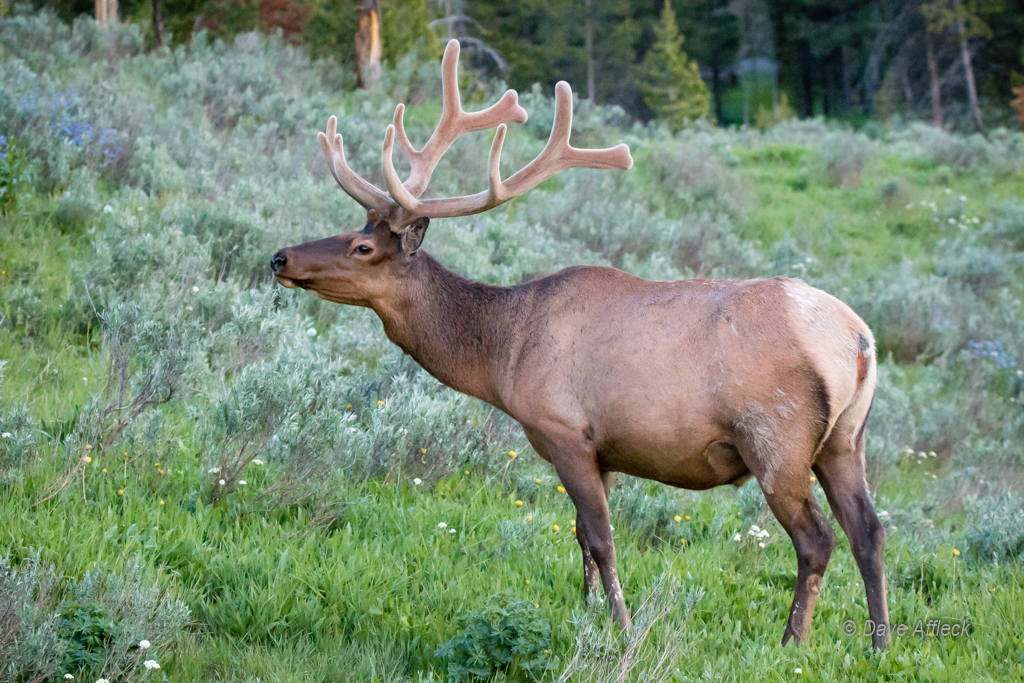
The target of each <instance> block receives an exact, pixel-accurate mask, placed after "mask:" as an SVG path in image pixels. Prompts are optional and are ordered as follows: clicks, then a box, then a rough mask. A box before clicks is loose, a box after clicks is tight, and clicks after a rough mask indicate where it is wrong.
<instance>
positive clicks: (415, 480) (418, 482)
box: [412, 477, 423, 486]
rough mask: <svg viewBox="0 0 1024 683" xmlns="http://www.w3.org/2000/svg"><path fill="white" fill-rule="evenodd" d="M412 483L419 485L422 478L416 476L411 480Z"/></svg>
mask: <svg viewBox="0 0 1024 683" xmlns="http://www.w3.org/2000/svg"><path fill="white" fill-rule="evenodd" d="M412 483H414V484H416V486H419V485H420V484H422V483H423V480H422V479H420V478H419V477H416V478H415V479H413V480H412Z"/></svg>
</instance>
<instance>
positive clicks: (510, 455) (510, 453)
mask: <svg viewBox="0 0 1024 683" xmlns="http://www.w3.org/2000/svg"><path fill="white" fill-rule="evenodd" d="M508 457H510V458H514V457H516V452H515V451H509V452H508Z"/></svg>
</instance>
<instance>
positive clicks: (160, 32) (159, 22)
mask: <svg viewBox="0 0 1024 683" xmlns="http://www.w3.org/2000/svg"><path fill="white" fill-rule="evenodd" d="M153 37H154V39H155V41H156V46H157V47H163V46H164V42H165V41H166V37H165V35H164V3H163V0H153Z"/></svg>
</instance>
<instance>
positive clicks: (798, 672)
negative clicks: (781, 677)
mask: <svg viewBox="0 0 1024 683" xmlns="http://www.w3.org/2000/svg"><path fill="white" fill-rule="evenodd" d="M803 672H804V670H803V669H801V668H800V667H799V666H798V667H797V668H795V669H793V673H795V674H802V673H803Z"/></svg>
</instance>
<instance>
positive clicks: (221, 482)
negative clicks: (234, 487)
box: [217, 479, 227, 486]
mask: <svg viewBox="0 0 1024 683" xmlns="http://www.w3.org/2000/svg"><path fill="white" fill-rule="evenodd" d="M217 483H218V484H220V485H221V486H223V485H224V484H226V483H227V482H226V481H224V480H223V479H221V480H220V481H218V482H217Z"/></svg>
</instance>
